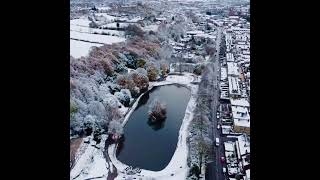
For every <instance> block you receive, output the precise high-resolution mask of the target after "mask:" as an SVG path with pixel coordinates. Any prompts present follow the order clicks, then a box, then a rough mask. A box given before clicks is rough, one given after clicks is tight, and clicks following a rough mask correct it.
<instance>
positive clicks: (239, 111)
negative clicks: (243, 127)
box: [231, 106, 250, 126]
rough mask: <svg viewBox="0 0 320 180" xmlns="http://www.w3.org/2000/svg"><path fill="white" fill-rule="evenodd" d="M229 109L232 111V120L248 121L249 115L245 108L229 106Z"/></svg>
mask: <svg viewBox="0 0 320 180" xmlns="http://www.w3.org/2000/svg"><path fill="white" fill-rule="evenodd" d="M231 109H232V116H233V118H234V119H239V120H250V115H249V111H248V108H247V107H242V106H231ZM249 126H250V124H249Z"/></svg>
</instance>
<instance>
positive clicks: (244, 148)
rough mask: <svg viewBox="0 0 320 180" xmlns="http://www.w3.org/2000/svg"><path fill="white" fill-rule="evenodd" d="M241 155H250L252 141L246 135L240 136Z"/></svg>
mask: <svg viewBox="0 0 320 180" xmlns="http://www.w3.org/2000/svg"><path fill="white" fill-rule="evenodd" d="M238 143H239V151H240V155H245V154H247V153H250V140H249V139H248V138H246V136H245V135H241V136H238Z"/></svg>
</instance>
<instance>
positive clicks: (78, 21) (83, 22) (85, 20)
mask: <svg viewBox="0 0 320 180" xmlns="http://www.w3.org/2000/svg"><path fill="white" fill-rule="evenodd" d="M89 23H90V20H89V19H88V18H87V17H81V18H79V19H72V20H70V26H71V25H75V26H82V27H89Z"/></svg>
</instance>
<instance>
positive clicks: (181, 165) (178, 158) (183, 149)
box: [108, 73, 199, 180]
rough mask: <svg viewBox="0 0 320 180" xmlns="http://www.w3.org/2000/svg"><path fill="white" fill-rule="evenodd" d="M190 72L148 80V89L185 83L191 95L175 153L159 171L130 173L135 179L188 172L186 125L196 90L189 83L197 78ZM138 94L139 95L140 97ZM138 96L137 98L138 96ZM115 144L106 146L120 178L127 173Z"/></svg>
mask: <svg viewBox="0 0 320 180" xmlns="http://www.w3.org/2000/svg"><path fill="white" fill-rule="evenodd" d="M195 77H196V76H194V75H193V74H191V73H184V74H183V75H182V76H179V75H169V76H168V77H167V78H166V80H165V81H161V82H150V86H149V89H152V88H153V87H156V86H162V85H167V84H174V83H177V84H182V85H186V86H187V87H189V88H190V90H191V97H190V100H189V103H188V105H187V108H186V113H185V117H184V119H183V121H182V124H181V127H180V131H179V138H178V143H177V148H176V150H175V153H174V155H173V157H172V159H171V160H170V162H169V164H168V165H167V166H166V167H165V168H164V169H163V170H161V171H149V170H145V169H142V170H141V173H140V174H139V175H140V176H138V175H130V177H135V178H137V179H139V178H142V179H150V178H154V179H159V180H162V179H163V180H177V179H185V178H186V176H187V174H188V166H187V154H188V147H187V141H186V138H187V135H188V126H189V124H190V122H191V120H192V118H193V111H194V108H195V102H196V93H197V91H198V86H197V85H194V84H191V82H193V81H194V80H196V81H197V80H198V79H199V78H195ZM141 96H142V95H141ZM141 96H140V97H141ZM140 97H139V98H140ZM139 98H138V99H137V101H136V102H135V104H134V105H133V107H132V108H131V109H130V112H129V113H128V114H127V115H126V117H125V121H124V122H123V123H124V124H125V123H126V122H127V121H128V119H129V117H130V115H131V113H132V112H133V111H134V109H135V106H136V104H137V103H138V101H139ZM115 153H116V145H115V144H113V145H111V146H109V148H108V154H109V157H110V159H111V161H112V164H114V166H115V167H116V168H117V169H118V174H119V175H118V177H117V178H116V179H122V178H123V177H128V176H129V175H126V174H124V173H123V172H125V168H126V167H127V165H125V164H123V163H121V162H120V161H119V160H117V158H116V154H115Z"/></svg>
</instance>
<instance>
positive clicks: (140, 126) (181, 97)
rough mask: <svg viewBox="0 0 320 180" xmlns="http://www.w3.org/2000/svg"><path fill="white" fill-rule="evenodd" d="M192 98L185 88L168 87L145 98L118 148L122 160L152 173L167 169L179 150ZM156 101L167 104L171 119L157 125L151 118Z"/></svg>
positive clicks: (155, 89)
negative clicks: (181, 132) (183, 126)
mask: <svg viewBox="0 0 320 180" xmlns="http://www.w3.org/2000/svg"><path fill="white" fill-rule="evenodd" d="M190 95H191V94H190V90H189V89H187V88H186V87H184V86H180V85H165V86H160V87H155V88H154V89H152V90H151V91H150V92H149V93H146V94H145V95H144V96H142V97H141V99H140V101H139V105H138V107H137V108H136V110H135V111H134V112H133V113H132V114H131V116H130V118H129V121H128V122H127V124H126V126H125V128H124V138H123V141H122V142H121V143H120V144H119V146H118V149H117V158H118V160H120V161H121V162H122V163H124V164H127V165H130V166H134V167H139V168H142V169H148V170H152V171H160V170H162V169H164V168H165V167H166V166H167V165H168V164H169V162H170V160H171V158H172V156H173V154H174V151H175V149H176V145H177V141H178V136H179V130H180V126H181V122H182V119H183V118H184V114H185V111H186V107H187V104H188V101H189V99H190ZM156 98H157V99H159V100H160V101H161V102H163V103H165V104H166V107H167V117H166V119H165V120H164V121H163V122H160V123H156V124H154V123H151V122H150V121H149V119H148V110H149V105H150V104H151V102H152V101H153V100H154V99H156Z"/></svg>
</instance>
